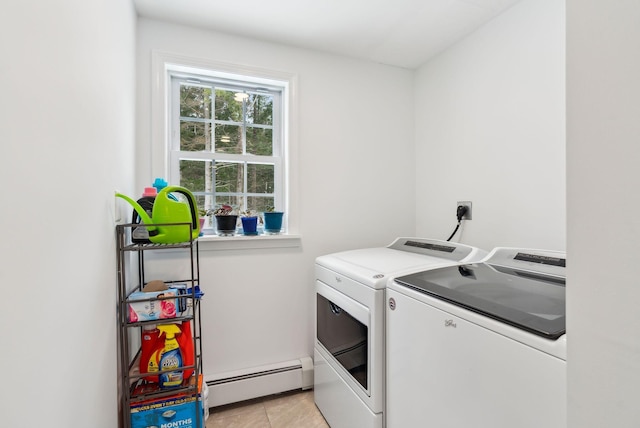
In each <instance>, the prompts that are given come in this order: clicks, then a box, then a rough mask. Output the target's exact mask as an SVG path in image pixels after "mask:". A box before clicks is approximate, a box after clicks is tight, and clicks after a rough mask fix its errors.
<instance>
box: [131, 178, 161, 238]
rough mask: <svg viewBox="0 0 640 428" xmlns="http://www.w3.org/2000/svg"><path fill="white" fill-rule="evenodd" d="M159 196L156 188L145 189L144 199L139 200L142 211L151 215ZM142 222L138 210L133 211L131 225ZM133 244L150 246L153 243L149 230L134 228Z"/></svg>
mask: <svg viewBox="0 0 640 428" xmlns="http://www.w3.org/2000/svg"><path fill="white" fill-rule="evenodd" d="M157 195H158V191H157V190H156V188H155V187H145V188H144V192H143V193H142V197H141V198H140V199H138V204H140V206H141V207H142V209H144V210H145V211H146V212H147V214H149V215H151V212H152V211H153V203H154V201H155V200H156V196H157ZM141 221H142V220H141V219H140V216H139V215H138V213H137V212H136V210H133V214H132V216H131V223H134V224H139V223H141ZM131 242H134V243H136V244H149V243H150V242H151V241H150V240H149V231H148V230H147V228H146V227H144V226H138V227H135V228H133V230H132V231H131Z"/></svg>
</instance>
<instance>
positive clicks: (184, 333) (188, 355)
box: [177, 320, 195, 379]
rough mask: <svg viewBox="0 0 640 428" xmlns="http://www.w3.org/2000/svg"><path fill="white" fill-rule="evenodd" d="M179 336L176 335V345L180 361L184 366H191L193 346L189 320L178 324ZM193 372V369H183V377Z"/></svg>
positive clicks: (187, 376)
mask: <svg viewBox="0 0 640 428" xmlns="http://www.w3.org/2000/svg"><path fill="white" fill-rule="evenodd" d="M180 331H181V333H180V336H178V338H177V340H178V345H179V346H180V351H181V352H182V363H183V364H184V366H192V365H193V364H194V361H195V358H194V347H193V334H192V333H191V321H190V320H186V321H183V322H182V324H181V325H180ZM191 374H193V369H188V370H185V371H184V378H185V379H187V378H189V377H190V376H191Z"/></svg>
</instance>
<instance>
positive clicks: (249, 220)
mask: <svg viewBox="0 0 640 428" xmlns="http://www.w3.org/2000/svg"><path fill="white" fill-rule="evenodd" d="M240 220H241V221H242V234H243V235H257V234H258V216H257V215H256V214H255V213H254V212H253V211H251V210H246V211H242V212H241V213H240Z"/></svg>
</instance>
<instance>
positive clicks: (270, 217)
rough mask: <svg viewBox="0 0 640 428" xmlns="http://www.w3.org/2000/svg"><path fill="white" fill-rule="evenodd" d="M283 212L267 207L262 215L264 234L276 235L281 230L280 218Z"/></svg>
mask: <svg viewBox="0 0 640 428" xmlns="http://www.w3.org/2000/svg"><path fill="white" fill-rule="evenodd" d="M283 215H284V212H282V211H275V209H274V208H273V207H269V208H268V209H267V210H266V211H265V212H264V213H263V216H264V233H266V234H267V235H277V234H279V233H280V231H281V230H282V216H283Z"/></svg>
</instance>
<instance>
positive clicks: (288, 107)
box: [150, 51, 300, 249]
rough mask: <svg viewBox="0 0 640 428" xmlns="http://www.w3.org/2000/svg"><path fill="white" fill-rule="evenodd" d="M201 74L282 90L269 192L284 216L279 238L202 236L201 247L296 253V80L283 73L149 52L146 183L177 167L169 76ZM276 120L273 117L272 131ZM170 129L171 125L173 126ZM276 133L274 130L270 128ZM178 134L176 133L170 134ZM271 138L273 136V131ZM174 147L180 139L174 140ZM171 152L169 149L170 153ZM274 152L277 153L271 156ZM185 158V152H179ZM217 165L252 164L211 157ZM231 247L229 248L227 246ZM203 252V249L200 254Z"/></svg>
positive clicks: (238, 158) (243, 158)
mask: <svg viewBox="0 0 640 428" xmlns="http://www.w3.org/2000/svg"><path fill="white" fill-rule="evenodd" d="M185 74H200V75H202V76H212V77H214V78H219V79H225V80H229V81H234V80H236V81H243V82H250V83H251V84H254V85H256V86H258V87H260V86H263V87H268V88H273V87H280V88H282V101H283V102H282V120H281V121H279V122H280V123H282V129H281V130H280V131H279V132H278V134H279V137H278V138H277V141H276V138H275V137H274V155H276V154H279V155H280V156H274V158H276V157H277V158H278V160H277V162H279V163H280V165H279V168H276V171H278V170H279V172H280V173H279V174H276V176H275V177H274V179H275V183H274V184H275V186H276V188H275V189H274V202H275V204H274V205H275V206H276V207H277V209H281V210H283V211H284V212H285V217H284V228H285V229H284V230H285V232H284V233H283V234H281V235H259V236H235V237H219V236H214V235H210V236H209V235H205V236H204V237H201V238H200V239H201V241H205V242H209V241H212V242H214V241H215V242H217V243H221V242H224V243H226V245H224V246H222V247H221V246H220V245H218V244H216V246H215V248H214V249H219V248H226V247H229V248H268V247H297V246H299V245H300V242H299V240H300V236H299V235H298V221H297V220H298V219H297V209H296V208H297V199H298V198H297V193H298V192H297V185H296V184H295V183H296V182H297V180H294V179H292V178H295V177H296V176H297V167H296V163H295V162H292V159H294V158H295V155H296V153H297V150H296V149H297V147H296V145H295V144H294V143H295V139H296V134H297V132H296V129H297V128H296V126H295V124H296V120H295V115H296V112H297V97H296V96H295V87H296V86H297V76H296V75H295V74H291V73H284V72H280V71H274V70H265V69H260V68H255V67H247V66H239V65H235V64H228V63H221V62H217V61H210V60H203V59H196V58H190V57H185V56H181V55H176V54H169V53H165V52H158V51H154V52H153V54H152V94H151V121H152V132H151V178H150V179H153V178H154V177H168V180H169V183H170V184H173V183H172V182H171V177H177V173H178V171H177V170H176V168H178V166H177V165H178V162H177V161H176V158H175V157H176V152H175V151H174V150H172V148H175V146H173V145H174V144H175V141H176V138H175V136H173V135H171V134H170V132H171V129H172V125H171V123H170V120H172V114H171V113H172V108H174V107H173V106H172V105H170V97H169V91H170V90H171V85H172V78H171V76H172V75H185ZM276 120H278V119H277V118H276V117H274V125H275V122H276ZM174 125H175V124H174ZM274 127H275V126H274ZM174 129H178V133H179V127H178V128H174ZM274 134H275V131H274ZM177 140H178V146H179V135H178V137H177ZM172 146H173V147H172ZM276 151H278V152H279V153H276ZM183 153H184V152H183ZM189 156H190V157H191V158H194V159H199V158H201V157H206V158H207V159H210V158H211V155H206V154H203V153H198V152H193V153H189ZM215 158H216V160H231V161H234V160H235V161H247V160H249V159H251V157H250V156H248V155H231V154H215ZM232 242H233V244H231V243H232ZM205 249H206V248H205Z"/></svg>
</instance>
